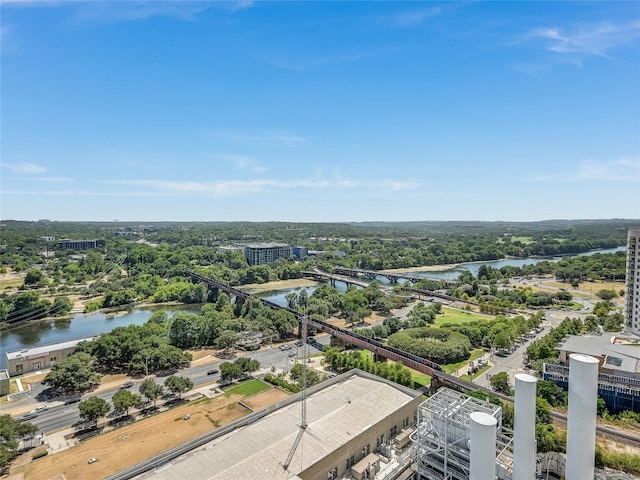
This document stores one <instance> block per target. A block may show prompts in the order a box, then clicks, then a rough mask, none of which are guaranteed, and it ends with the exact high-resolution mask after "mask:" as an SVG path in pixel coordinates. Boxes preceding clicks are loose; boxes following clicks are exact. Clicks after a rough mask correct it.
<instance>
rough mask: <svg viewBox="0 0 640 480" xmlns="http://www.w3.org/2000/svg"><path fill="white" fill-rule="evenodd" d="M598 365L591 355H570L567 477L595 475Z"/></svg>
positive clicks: (583, 478) (576, 479) (574, 479)
mask: <svg viewBox="0 0 640 480" xmlns="http://www.w3.org/2000/svg"><path fill="white" fill-rule="evenodd" d="M598 365H599V362H598V359H597V358H594V357H591V356H589V355H582V354H578V353H572V354H571V355H569V415H568V419H567V469H566V475H565V476H566V479H567V480H587V479H588V480H591V479H592V478H593V475H594V467H595V453H596V415H597V403H598Z"/></svg>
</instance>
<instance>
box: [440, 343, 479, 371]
mask: <svg viewBox="0 0 640 480" xmlns="http://www.w3.org/2000/svg"><path fill="white" fill-rule="evenodd" d="M483 353H484V350H483V349H482V348H476V349H474V350H471V355H470V356H469V358H468V359H466V360H462V361H461V362H456V363H447V364H446V365H440V366H441V367H442V369H443V370H444V371H445V372H447V373H453V372H455V371H456V370H458V369H459V368H460V367H461V366H463V365H464V364H466V363H469V362H471V361H473V360H475V359H476V358H478V357H481V356H482V354H483Z"/></svg>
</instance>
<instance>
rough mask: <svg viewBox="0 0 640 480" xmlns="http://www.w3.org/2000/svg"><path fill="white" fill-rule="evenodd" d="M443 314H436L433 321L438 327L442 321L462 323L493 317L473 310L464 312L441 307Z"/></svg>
mask: <svg viewBox="0 0 640 480" xmlns="http://www.w3.org/2000/svg"><path fill="white" fill-rule="evenodd" d="M442 312H443V313H444V314H443V315H438V316H437V317H436V321H435V323H434V326H435V327H439V326H440V325H442V324H443V323H464V322H472V321H474V320H487V319H489V318H493V317H487V316H486V315H478V314H477V313H473V312H465V311H462V310H456V309H454V308H449V307H442Z"/></svg>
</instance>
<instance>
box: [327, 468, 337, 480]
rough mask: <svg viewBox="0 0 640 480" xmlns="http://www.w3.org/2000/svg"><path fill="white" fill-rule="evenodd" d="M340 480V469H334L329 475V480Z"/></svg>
mask: <svg viewBox="0 0 640 480" xmlns="http://www.w3.org/2000/svg"><path fill="white" fill-rule="evenodd" d="M336 478H338V467H333V468H332V469H331V470H329V472H328V473H327V480H336Z"/></svg>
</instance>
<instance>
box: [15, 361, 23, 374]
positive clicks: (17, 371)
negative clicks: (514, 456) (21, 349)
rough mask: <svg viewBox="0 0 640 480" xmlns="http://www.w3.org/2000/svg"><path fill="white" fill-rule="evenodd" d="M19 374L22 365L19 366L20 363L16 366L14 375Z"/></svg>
mask: <svg viewBox="0 0 640 480" xmlns="http://www.w3.org/2000/svg"><path fill="white" fill-rule="evenodd" d="M20 372H22V364H21V363H18V364H17V365H16V373H20Z"/></svg>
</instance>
